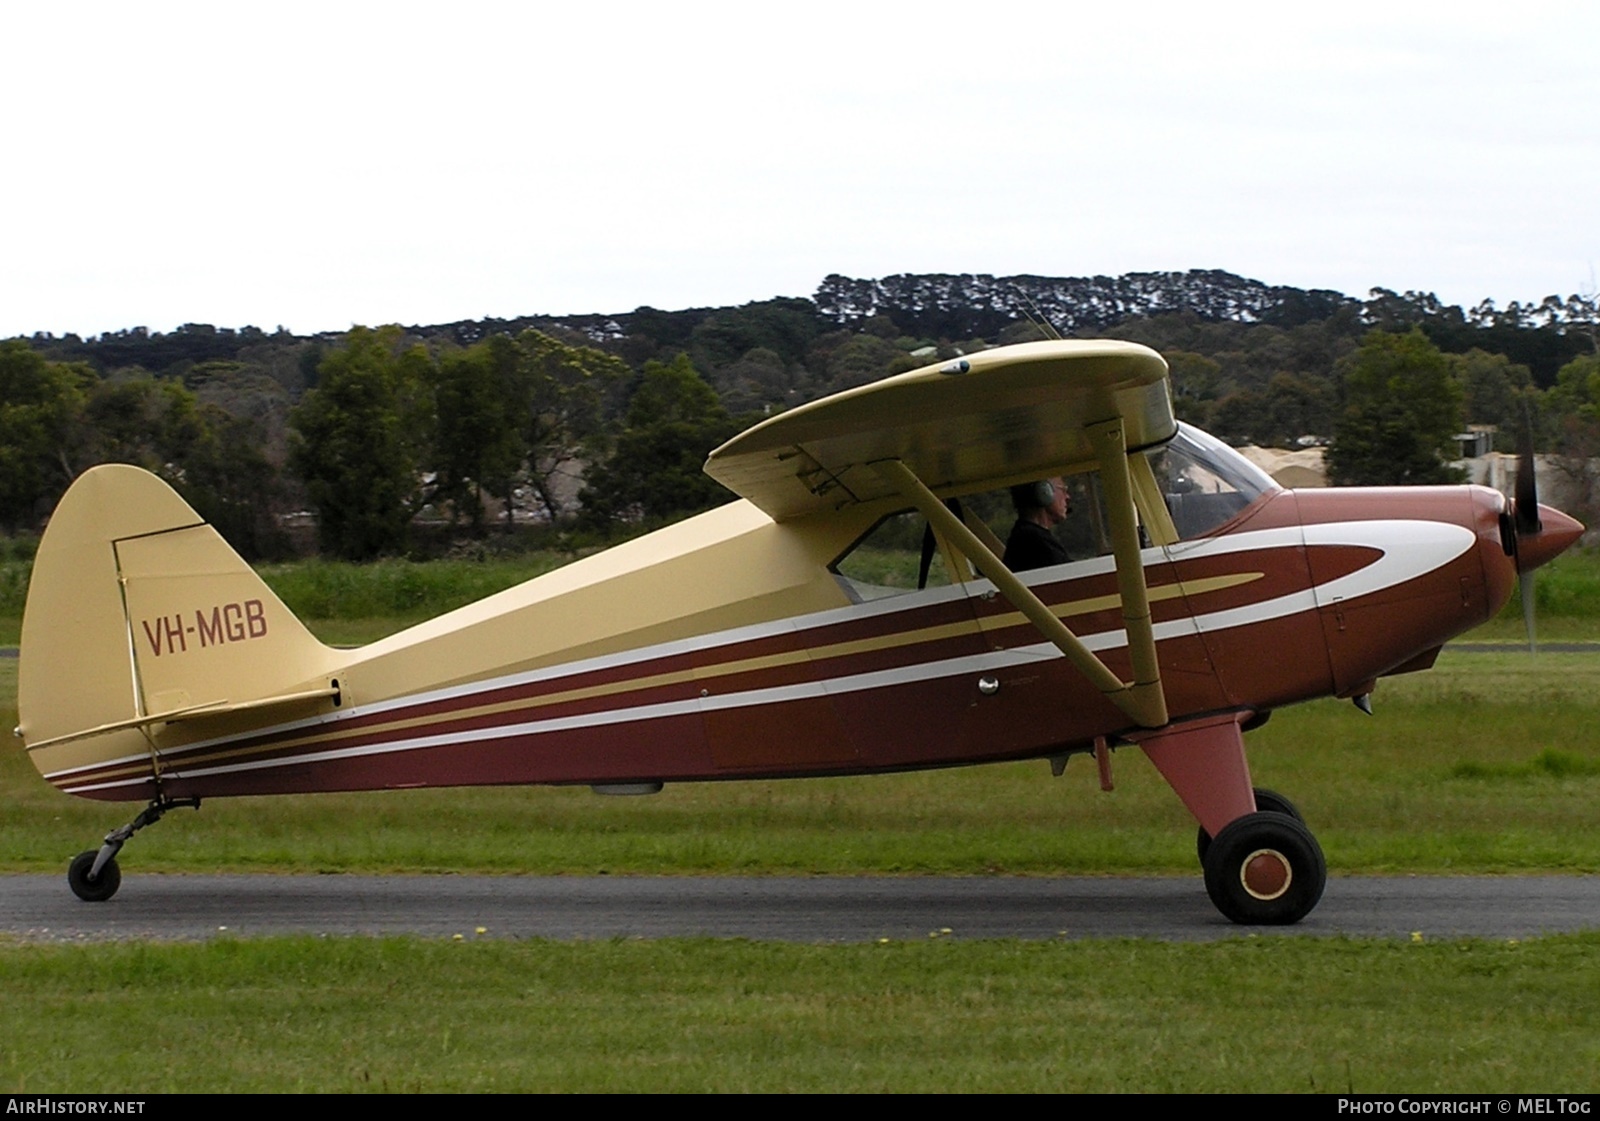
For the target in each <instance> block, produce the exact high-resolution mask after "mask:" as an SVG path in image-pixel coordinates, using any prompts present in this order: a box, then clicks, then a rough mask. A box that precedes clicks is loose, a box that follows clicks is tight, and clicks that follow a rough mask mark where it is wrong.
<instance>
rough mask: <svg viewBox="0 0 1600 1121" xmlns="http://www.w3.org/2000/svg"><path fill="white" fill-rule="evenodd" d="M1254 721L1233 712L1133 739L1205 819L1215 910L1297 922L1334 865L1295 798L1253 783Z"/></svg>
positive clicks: (1242, 919) (1205, 862) (1249, 918)
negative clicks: (1249, 725) (1250, 736)
mask: <svg viewBox="0 0 1600 1121" xmlns="http://www.w3.org/2000/svg"><path fill="white" fill-rule="evenodd" d="M1250 719H1252V715H1251V714H1249V713H1244V712H1238V713H1228V714H1223V715H1220V716H1211V717H1204V718H1201V719H1199V720H1191V721H1186V722H1183V723H1179V724H1173V725H1169V726H1167V727H1165V728H1160V729H1156V730H1154V731H1151V732H1138V733H1132V734H1129V735H1128V736H1127V738H1128V739H1131V740H1134V741H1135V742H1136V743H1138V744H1139V746H1140V747H1141V748H1143V749H1144V752H1145V754H1146V755H1148V756H1149V757H1150V761H1151V762H1152V763H1154V764H1155V766H1156V769H1157V770H1158V771H1160V772H1161V774H1162V776H1163V777H1164V778H1165V779H1166V780H1167V782H1168V783H1170V784H1171V786H1172V789H1173V790H1175V791H1176V792H1177V794H1178V797H1180V798H1181V799H1183V803H1184V805H1186V806H1188V807H1189V810H1190V812H1191V813H1193V814H1194V816H1195V818H1196V819H1197V820H1198V821H1199V823H1200V834H1199V837H1198V845H1197V848H1198V849H1199V855H1200V865H1201V867H1202V868H1203V869H1204V871H1205V878H1206V893H1207V894H1208V895H1210V896H1211V902H1212V903H1214V904H1216V907H1217V910H1219V911H1221V912H1222V913H1223V914H1224V915H1226V916H1227V917H1228V918H1230V919H1232V920H1233V921H1234V922H1237V923H1252V924H1254V923H1271V924H1281V923H1295V922H1299V921H1300V920H1301V919H1303V918H1304V917H1305V916H1306V915H1308V914H1310V913H1311V910H1312V908H1314V907H1315V906H1316V905H1317V901H1318V900H1320V899H1321V898H1322V890H1323V888H1324V887H1325V886H1326V884H1327V880H1328V865H1327V861H1326V860H1325V859H1324V857H1323V855H1322V848H1321V846H1320V845H1318V844H1317V839H1316V838H1315V837H1313V836H1312V835H1311V831H1310V830H1309V829H1307V828H1306V826H1305V823H1304V822H1303V821H1302V820H1300V812H1299V811H1298V810H1296V809H1295V807H1294V805H1293V803H1291V802H1290V801H1289V800H1288V799H1287V798H1285V797H1284V796H1283V795H1281V794H1275V793H1273V792H1272V791H1270V790H1260V789H1253V788H1252V787H1251V785H1250V767H1249V764H1248V763H1247V762H1246V760H1245V753H1244V736H1243V735H1242V733H1241V728H1240V725H1242V724H1245V723H1246V722H1248V721H1249V720H1250ZM1213 838H1215V839H1213Z"/></svg>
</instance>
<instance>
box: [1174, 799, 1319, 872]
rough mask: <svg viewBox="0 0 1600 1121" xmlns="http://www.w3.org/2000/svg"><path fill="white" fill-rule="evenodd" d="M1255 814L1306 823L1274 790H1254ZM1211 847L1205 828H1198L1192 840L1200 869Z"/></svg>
mask: <svg viewBox="0 0 1600 1121" xmlns="http://www.w3.org/2000/svg"><path fill="white" fill-rule="evenodd" d="M1255 794H1256V812H1257V813H1275V814H1288V815H1289V816H1290V817H1292V818H1294V819H1295V820H1296V821H1298V822H1299V823H1300V824H1301V825H1304V824H1305V823H1306V817H1305V814H1303V813H1301V812H1300V811H1299V810H1298V809H1296V808H1295V804H1294V803H1293V802H1291V801H1289V799H1287V798H1285V797H1284V796H1283V795H1282V794H1279V793H1278V792H1277V791H1276V790H1267V789H1265V788H1263V787H1260V786H1258V787H1256V788H1255ZM1210 847H1211V834H1210V833H1207V832H1206V827H1205V826H1204V825H1202V826H1201V827H1200V832H1199V834H1198V835H1197V836H1196V837H1195V839H1194V851H1195V855H1196V856H1198V857H1199V858H1200V867H1202V868H1204V867H1205V866H1206V850H1207V849H1209V848H1210Z"/></svg>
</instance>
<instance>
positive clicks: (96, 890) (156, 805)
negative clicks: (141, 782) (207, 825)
mask: <svg viewBox="0 0 1600 1121" xmlns="http://www.w3.org/2000/svg"><path fill="white" fill-rule="evenodd" d="M185 808H187V809H194V810H198V809H199V808H200V799H198V798H176V799H171V800H165V799H161V798H157V799H156V800H155V801H153V802H151V803H150V804H149V805H148V806H146V807H145V808H144V810H143V811H141V812H140V814H139V816H138V817H136V818H134V819H133V820H132V821H130V822H128V824H126V825H124V826H122V827H121V828H119V829H113V830H112V831H111V832H109V833H107V834H106V840H105V844H103V845H101V846H100V847H99V848H98V849H89V850H88V851H86V852H80V853H79V854H78V855H77V856H76V857H74V858H73V861H72V864H71V865H70V866H69V867H68V868H67V886H68V887H70V888H72V894H74V895H76V896H77V897H78V898H79V899H82V900H83V901H84V902H85V903H104V902H105V901H106V900H107V899H110V898H111V897H112V896H113V895H115V894H117V888H119V887H121V886H122V869H121V868H119V867H117V853H119V852H121V851H122V846H123V845H125V844H127V843H128V838H130V837H132V836H133V835H134V834H135V833H137V832H138V831H139V830H141V829H143V828H144V827H145V826H146V825H154V824H155V823H156V822H158V821H160V820H161V819H162V817H164V816H165V815H166V812H167V811H168V810H176V809H185Z"/></svg>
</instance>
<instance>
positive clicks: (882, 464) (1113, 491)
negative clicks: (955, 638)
mask: <svg viewBox="0 0 1600 1121" xmlns="http://www.w3.org/2000/svg"><path fill="white" fill-rule="evenodd" d="M1089 432H1090V435H1091V436H1092V437H1093V439H1094V442H1095V448H1096V450H1097V452H1098V454H1099V459H1100V470H1101V482H1102V483H1103V484H1104V486H1105V491H1106V498H1107V505H1108V506H1109V507H1110V514H1111V541H1112V551H1113V554H1114V556H1115V558H1116V562H1117V591H1118V593H1119V596H1120V598H1121V600H1122V617H1123V622H1124V624H1125V625H1126V627H1127V631H1128V649H1129V654H1130V656H1131V658H1132V661H1133V676H1134V679H1133V681H1132V682H1124V681H1123V680H1122V679H1121V678H1119V677H1118V676H1117V675H1116V674H1114V673H1112V672H1111V670H1110V669H1109V668H1108V667H1107V666H1106V664H1105V663H1104V662H1102V661H1101V660H1100V659H1099V658H1098V657H1096V656H1095V653H1094V651H1092V650H1090V649H1089V648H1088V647H1087V646H1085V645H1084V644H1083V642H1082V641H1081V640H1080V639H1079V638H1078V636H1077V635H1075V634H1073V633H1072V631H1071V630H1070V629H1069V628H1068V627H1067V625H1066V624H1065V623H1063V622H1062V621H1061V620H1060V619H1059V618H1057V616H1056V614H1055V612H1053V611H1051V610H1050V609H1049V608H1048V607H1046V606H1045V605H1044V603H1043V601H1041V600H1040V599H1039V597H1038V596H1036V595H1034V594H1033V589H1031V588H1029V587H1028V586H1027V585H1026V584H1024V583H1023V582H1022V581H1021V580H1018V579H1017V578H1016V576H1015V575H1013V574H1012V572H1011V570H1010V569H1008V568H1007V567H1006V566H1005V565H1004V564H1002V563H1001V562H1000V558H999V557H997V556H996V555H995V554H994V551H993V550H992V549H990V548H989V547H988V546H987V545H985V544H984V543H983V542H982V541H981V540H979V539H978V536H977V535H976V534H975V533H973V532H972V530H970V529H968V528H967V526H966V525H965V524H964V523H963V522H962V521H961V519H959V518H957V517H956V516H955V515H954V514H952V513H951V512H950V511H949V510H948V509H946V507H945V505H944V503H942V502H940V501H939V499H938V498H937V497H935V496H934V493H933V492H932V491H931V490H929V489H928V488H927V486H926V485H925V484H924V483H923V482H922V480H921V479H919V478H917V476H916V475H915V474H914V473H913V472H912V471H911V469H910V468H908V467H907V466H906V465H905V464H904V463H902V462H900V461H899V460H898V459H886V460H879V461H878V462H876V463H874V464H872V467H873V469H874V470H875V471H877V473H878V475H879V476H880V477H881V478H883V480H884V481H885V482H887V483H889V484H890V485H891V486H893V487H894V488H895V490H897V491H898V492H899V493H900V494H901V495H903V496H904V497H905V498H906V499H907V500H908V501H910V502H911V503H912V504H913V505H914V506H916V508H917V509H918V510H919V511H920V512H921V513H922V516H923V517H925V518H927V519H928V521H929V522H930V523H931V524H932V525H933V527H934V528H935V529H936V530H938V531H939V533H940V535H941V536H943V537H944V539H945V540H946V541H948V542H950V543H951V544H952V545H954V546H955V547H956V548H957V549H959V550H960V551H961V552H963V553H965V554H966V556H967V558H968V559H969V560H971V561H972V564H973V567H975V568H976V569H977V570H978V571H979V572H981V573H983V574H984V576H986V577H988V578H989V581H990V582H991V583H992V584H994V586H995V587H996V588H997V589H998V590H999V592H1000V594H1001V595H1003V596H1005V597H1006V599H1007V600H1009V601H1010V602H1011V605H1012V606H1013V607H1015V608H1016V609H1017V610H1018V611H1020V612H1022V614H1023V615H1024V616H1026V617H1027V619H1028V621H1029V622H1030V623H1032V624H1033V625H1034V626H1035V627H1037V628H1038V629H1039V632H1040V633H1041V634H1043V635H1044V637H1045V638H1047V639H1049V640H1050V641H1051V642H1052V643H1053V644H1054V645H1055V647H1056V649H1058V650H1060V651H1061V653H1062V654H1064V655H1065V656H1066V658H1067V660H1068V661H1069V662H1071V663H1072V664H1073V666H1074V667H1076V668H1077V670H1078V671H1079V672H1080V673H1082V674H1083V675H1084V676H1085V677H1087V678H1088V679H1089V680H1090V681H1091V682H1092V683H1093V684H1094V686H1095V687H1096V688H1097V689H1099V690H1100V691H1101V692H1102V693H1104V694H1105V695H1106V699H1107V700H1109V701H1111V702H1112V703H1113V704H1115V705H1116V706H1117V707H1118V708H1120V709H1121V710H1122V711H1123V712H1125V713H1127V715H1128V717H1129V718H1130V719H1132V720H1133V721H1134V722H1135V723H1137V724H1140V725H1142V726H1143V727H1146V728H1159V727H1161V726H1162V725H1163V724H1166V723H1167V699H1166V694H1165V693H1164V691H1163V690H1162V688H1161V673H1160V669H1159V667H1158V665H1157V663H1156V650H1155V637H1154V634H1153V633H1152V630H1151V625H1150V603H1149V597H1148V595H1147V593H1146V590H1145V582H1144V565H1143V563H1142V561H1141V560H1140V556H1139V530H1138V526H1137V525H1136V524H1135V523H1134V515H1133V488H1132V484H1131V483H1130V481H1129V476H1128V461H1127V453H1126V451H1125V449H1124V446H1123V433H1122V422H1121V420H1111V421H1106V422H1105V423H1103V424H1097V425H1094V426H1092V427H1090V429H1089Z"/></svg>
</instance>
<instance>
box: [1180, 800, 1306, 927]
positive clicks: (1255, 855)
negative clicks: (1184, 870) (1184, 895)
mask: <svg viewBox="0 0 1600 1121" xmlns="http://www.w3.org/2000/svg"><path fill="white" fill-rule="evenodd" d="M1205 872H1206V894H1207V895H1209V896H1211V902H1212V903H1214V904H1216V907H1217V910H1219V911H1221V912H1222V913H1223V914H1224V915H1226V916H1227V917H1228V918H1230V919H1232V920H1233V921H1234V922H1236V923H1244V924H1247V925H1266V926H1283V925H1287V924H1289V923H1297V922H1299V921H1300V920H1301V919H1303V918H1305V917H1306V916H1307V915H1309V914H1310V913H1311V910H1312V908H1313V907H1315V906H1316V905H1317V901H1318V900H1320V899H1321V898H1322V889H1323V888H1324V887H1326V886H1327V883H1328V863H1327V861H1326V860H1325V859H1324V858H1323V856H1322V846H1321V845H1319V844H1317V839H1316V838H1315V837H1313V836H1312V835H1311V830H1309V829H1307V828H1306V827H1305V825H1304V824H1303V823H1302V822H1299V821H1296V820H1295V819H1294V818H1292V817H1290V816H1289V815H1288V814H1285V813H1274V812H1271V811H1267V812H1265V813H1253V814H1246V815H1245V816H1244V817H1241V818H1239V819H1238V820H1236V821H1232V822H1229V823H1228V825H1227V826H1226V827H1225V828H1224V829H1223V830H1222V832H1221V833H1219V834H1217V838H1216V840H1214V841H1212V842H1211V848H1210V850H1209V851H1208V852H1207V853H1206V860H1205Z"/></svg>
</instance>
